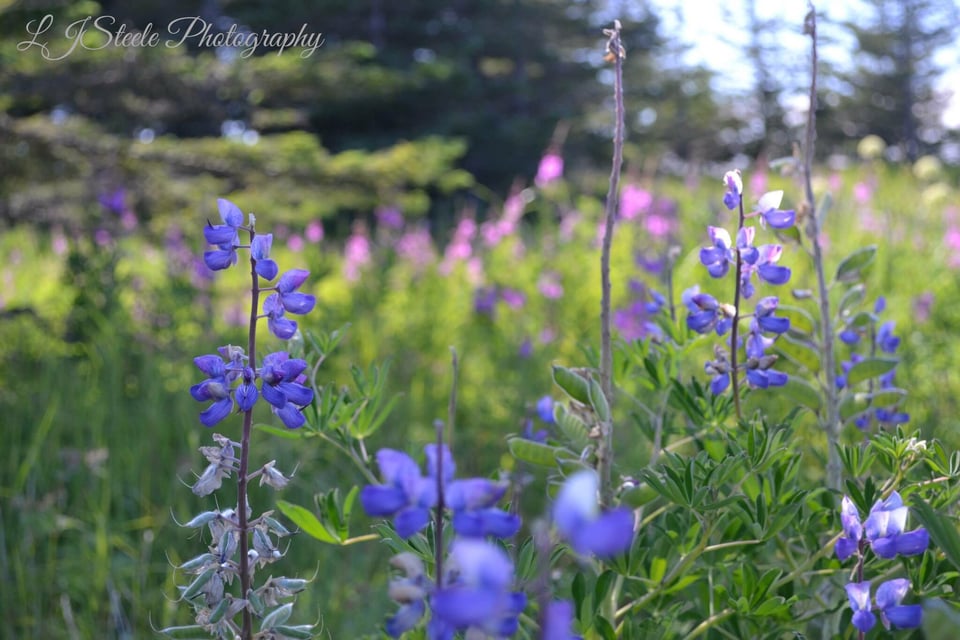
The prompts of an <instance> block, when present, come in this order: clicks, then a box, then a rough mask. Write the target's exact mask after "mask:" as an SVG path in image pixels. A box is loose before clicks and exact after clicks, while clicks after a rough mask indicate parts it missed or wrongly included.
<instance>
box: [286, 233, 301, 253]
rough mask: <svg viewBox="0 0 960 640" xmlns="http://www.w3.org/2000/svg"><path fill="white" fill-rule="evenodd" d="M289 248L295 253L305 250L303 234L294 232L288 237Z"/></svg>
mask: <svg viewBox="0 0 960 640" xmlns="http://www.w3.org/2000/svg"><path fill="white" fill-rule="evenodd" d="M287 249H290V251H292V252H294V253H300V252H301V251H303V236H301V235H300V234H299V233H294V234H293V235H291V236H290V237H289V238H287Z"/></svg>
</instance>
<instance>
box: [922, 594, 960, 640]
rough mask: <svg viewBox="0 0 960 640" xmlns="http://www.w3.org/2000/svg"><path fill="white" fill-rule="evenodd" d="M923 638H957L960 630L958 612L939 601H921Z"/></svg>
mask: <svg viewBox="0 0 960 640" xmlns="http://www.w3.org/2000/svg"><path fill="white" fill-rule="evenodd" d="M922 619H923V625H922V628H923V637H924V638H929V639H930V640H941V639H942V640H948V639H952V638H956V637H957V629H960V610H958V609H957V607H956V606H952V605H949V604H947V603H946V602H944V601H943V600H940V599H939V598H930V599H929V600H924V601H923V618H922Z"/></svg>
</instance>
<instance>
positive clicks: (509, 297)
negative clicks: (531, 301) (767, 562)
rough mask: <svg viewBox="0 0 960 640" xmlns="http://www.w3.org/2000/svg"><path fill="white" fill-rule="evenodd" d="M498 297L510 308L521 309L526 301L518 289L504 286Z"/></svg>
mask: <svg viewBox="0 0 960 640" xmlns="http://www.w3.org/2000/svg"><path fill="white" fill-rule="evenodd" d="M500 298H501V299H502V300H503V301H504V302H506V303H507V306H508V307H510V308H511V309H522V308H523V305H524V304H525V303H526V302H527V296H526V295H525V294H524V293H523V291H520V290H519V289H511V288H509V287H504V289H503V290H502V291H501V292H500Z"/></svg>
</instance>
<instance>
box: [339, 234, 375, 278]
mask: <svg viewBox="0 0 960 640" xmlns="http://www.w3.org/2000/svg"><path fill="white" fill-rule="evenodd" d="M343 258H344V260H343V275H344V277H345V278H346V279H347V280H349V281H350V282H355V281H357V280H359V279H360V270H361V269H362V268H363V267H365V266H366V265H368V264H370V261H371V254H370V238H368V237H367V228H366V226H364V225H363V224H357V225H354V228H353V233H352V234H351V235H350V237H349V238H347V242H346V244H345V245H344V247H343Z"/></svg>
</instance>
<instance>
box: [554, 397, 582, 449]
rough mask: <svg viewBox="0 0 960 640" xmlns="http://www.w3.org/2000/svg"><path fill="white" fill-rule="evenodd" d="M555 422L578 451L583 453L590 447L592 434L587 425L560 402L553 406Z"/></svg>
mask: <svg viewBox="0 0 960 640" xmlns="http://www.w3.org/2000/svg"><path fill="white" fill-rule="evenodd" d="M553 421H554V423H556V425H557V427H558V428H559V429H560V431H561V433H563V435H564V436H566V438H567V441H568V442H569V444H571V445H572V446H573V447H574V448H575V449H576V450H577V451H583V450H584V449H586V448H587V447H588V446H589V445H590V432H589V431H587V425H585V424H584V422H583V420H581V419H580V417H579V416H577V415H576V414H575V413H573V412H572V411H570V410H568V409H567V408H566V407H565V406H564V405H563V404H562V403H560V402H555V403H554V404H553Z"/></svg>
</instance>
